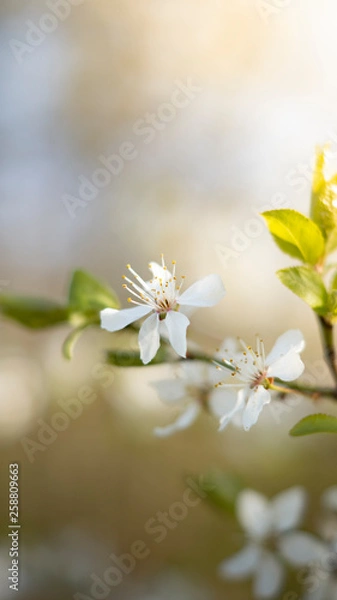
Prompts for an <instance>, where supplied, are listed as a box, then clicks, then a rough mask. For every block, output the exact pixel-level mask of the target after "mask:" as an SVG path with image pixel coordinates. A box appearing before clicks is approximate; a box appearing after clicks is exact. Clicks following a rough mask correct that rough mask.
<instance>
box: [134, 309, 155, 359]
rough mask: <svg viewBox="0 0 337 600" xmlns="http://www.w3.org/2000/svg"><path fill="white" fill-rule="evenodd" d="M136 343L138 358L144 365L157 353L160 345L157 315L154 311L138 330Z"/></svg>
mask: <svg viewBox="0 0 337 600" xmlns="http://www.w3.org/2000/svg"><path fill="white" fill-rule="evenodd" d="M138 343H139V347H140V358H141V359H142V361H143V363H144V365H146V364H147V363H149V362H150V361H151V360H152V359H153V358H154V357H155V356H156V354H157V350H158V348H159V346H160V337H159V317H158V315H157V314H156V313H155V314H153V315H150V316H149V317H148V318H147V319H146V320H145V321H144V323H143V325H142V326H141V328H140V330H139V335H138Z"/></svg>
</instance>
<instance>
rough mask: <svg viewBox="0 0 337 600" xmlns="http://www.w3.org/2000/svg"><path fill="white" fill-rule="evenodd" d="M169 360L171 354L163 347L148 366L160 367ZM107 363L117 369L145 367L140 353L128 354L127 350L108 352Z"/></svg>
mask: <svg viewBox="0 0 337 600" xmlns="http://www.w3.org/2000/svg"><path fill="white" fill-rule="evenodd" d="M168 359H169V352H168V351H167V349H166V348H165V347H164V346H161V347H160V348H159V350H158V352H157V354H156V356H155V357H154V359H153V360H151V362H150V363H148V365H160V364H163V363H165V362H167V361H168ZM106 362H107V363H108V364H109V365H115V366H116V367H144V366H145V365H144V363H143V362H142V360H141V358H140V354H139V352H137V351H135V352H132V351H131V352H128V351H126V350H108V351H107V352H106ZM148 365H146V366H148Z"/></svg>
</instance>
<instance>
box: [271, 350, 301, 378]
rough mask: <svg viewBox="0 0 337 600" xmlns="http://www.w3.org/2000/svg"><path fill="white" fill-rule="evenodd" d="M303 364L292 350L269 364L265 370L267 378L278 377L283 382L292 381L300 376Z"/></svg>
mask: <svg viewBox="0 0 337 600" xmlns="http://www.w3.org/2000/svg"><path fill="white" fill-rule="evenodd" d="M303 371H304V363H303V362H302V360H301V358H300V356H299V355H298V353H297V352H296V351H294V350H291V351H290V352H288V354H285V355H284V356H282V358H279V359H278V360H277V361H275V362H274V363H273V364H271V365H270V366H269V367H268V370H267V376H268V377H279V379H283V381H293V380H294V379H297V378H298V377H300V375H302V373H303Z"/></svg>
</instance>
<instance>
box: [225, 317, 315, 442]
mask: <svg viewBox="0 0 337 600" xmlns="http://www.w3.org/2000/svg"><path fill="white" fill-rule="evenodd" d="M239 341H240V345H241V347H242V350H241V351H239V350H236V351H233V350H232V349H226V348H224V349H223V360H224V361H225V362H227V363H230V365H231V366H232V368H233V372H232V373H231V376H230V380H226V381H224V382H221V383H220V384H219V385H221V386H223V387H224V388H226V389H227V393H228V399H229V402H230V401H232V398H233V392H234V391H236V403H235V405H234V407H233V408H232V409H231V410H229V411H227V412H226V413H224V414H223V416H222V418H221V419H220V429H223V428H224V427H226V425H227V424H228V423H229V422H231V421H233V419H234V420H236V422H238V421H240V422H241V424H242V425H243V427H244V429H246V430H249V429H250V428H251V427H252V425H254V424H255V423H256V422H257V420H258V418H259V415H260V413H261V411H262V410H263V408H264V406H266V404H269V402H270V401H271V390H270V389H269V388H270V387H271V386H272V384H273V382H274V378H278V379H281V380H283V381H293V380H294V379H297V377H299V376H300V375H301V374H302V373H303V370H304V364H303V362H302V360H301V358H300V356H299V354H300V352H301V351H302V350H303V349H304V346H305V342H304V339H303V335H302V333H301V332H300V331H299V330H297V329H291V330H289V331H287V332H286V333H284V334H283V335H281V336H280V337H279V338H278V339H277V341H276V343H275V345H274V347H273V349H272V350H271V352H270V353H269V354H268V356H267V357H266V355H265V349H264V343H263V340H261V338H260V337H258V336H257V338H256V349H255V350H253V348H252V347H251V346H247V345H246V344H245V343H244V342H243V341H242V340H239Z"/></svg>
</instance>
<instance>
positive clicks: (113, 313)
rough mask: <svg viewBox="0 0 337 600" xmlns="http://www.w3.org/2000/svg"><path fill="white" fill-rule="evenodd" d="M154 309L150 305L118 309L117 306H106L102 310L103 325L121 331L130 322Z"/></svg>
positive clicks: (108, 328) (107, 328)
mask: <svg viewBox="0 0 337 600" xmlns="http://www.w3.org/2000/svg"><path fill="white" fill-rule="evenodd" d="M151 311H152V308H151V307H150V306H135V307H134V308H125V309H124V310H116V309H115V308H104V310H101V312H100V315H101V327H102V329H106V330H107V331H119V330H120V329H123V328H124V327H126V326H127V325H130V323H134V321H138V319H141V318H142V317H145V315H148V314H149V313H150V312H151Z"/></svg>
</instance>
